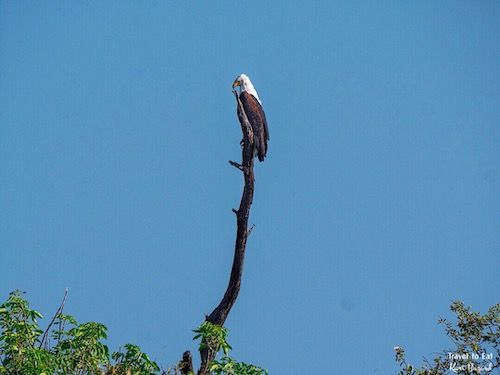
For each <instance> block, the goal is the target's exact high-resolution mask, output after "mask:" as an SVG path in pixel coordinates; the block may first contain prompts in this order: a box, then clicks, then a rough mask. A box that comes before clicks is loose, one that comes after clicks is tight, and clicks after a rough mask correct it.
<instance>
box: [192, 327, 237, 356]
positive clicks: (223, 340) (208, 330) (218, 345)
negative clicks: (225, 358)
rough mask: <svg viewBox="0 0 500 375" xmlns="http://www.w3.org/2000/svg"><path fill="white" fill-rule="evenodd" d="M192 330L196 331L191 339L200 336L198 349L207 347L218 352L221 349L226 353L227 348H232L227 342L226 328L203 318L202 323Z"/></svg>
mask: <svg viewBox="0 0 500 375" xmlns="http://www.w3.org/2000/svg"><path fill="white" fill-rule="evenodd" d="M193 332H195V333H197V334H196V335H195V336H194V337H193V340H197V339H199V338H201V342H200V347H199V350H203V349H205V348H206V347H208V348H209V349H210V350H213V351H215V352H218V351H219V350H221V349H222V351H223V352H224V354H225V355H228V353H229V350H231V349H233V348H232V347H231V346H230V345H229V344H228V342H227V333H228V332H229V330H228V329H227V328H224V327H221V326H218V325H217V324H212V323H210V322H209V321H207V320H205V321H204V322H203V324H202V325H201V326H199V327H198V329H195V330H194V331H193Z"/></svg>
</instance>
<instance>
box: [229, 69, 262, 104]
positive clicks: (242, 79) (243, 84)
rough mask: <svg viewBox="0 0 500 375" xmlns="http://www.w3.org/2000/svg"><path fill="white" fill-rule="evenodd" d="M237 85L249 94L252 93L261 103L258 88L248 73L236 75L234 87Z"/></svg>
mask: <svg viewBox="0 0 500 375" xmlns="http://www.w3.org/2000/svg"><path fill="white" fill-rule="evenodd" d="M237 86H239V87H240V90H241V91H240V92H243V91H246V92H248V93H249V94H252V95H253V96H254V97H255V98H256V99H257V100H258V101H259V103H261V102H260V99H259V95H258V94H257V90H255V87H253V84H252V81H250V78H248V76H247V75H246V74H240V75H239V76H238V77H236V79H235V80H234V83H233V89H234V88H235V87H237ZM261 104H262V103H261Z"/></svg>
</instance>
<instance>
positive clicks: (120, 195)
mask: <svg viewBox="0 0 500 375" xmlns="http://www.w3.org/2000/svg"><path fill="white" fill-rule="evenodd" d="M224 4H225V5H224ZM499 20H500V4H499V3H498V2H494V1H482V2H474V1H439V2H431V1H424V2H409V1H408V2H406V1H397V2H396V1H394V2H357V1H345V2H320V1H313V2H303V1H287V2H272V3H271V2H263V1H262V2H252V3H249V2H245V3H243V2H225V3H223V2H221V3H220V4H217V3H213V2H210V3H207V2H191V1H177V2H174V1H150V2H137V1H110V2H101V1H87V2H75V1H68V2H61V1H59V2H52V1H45V2H39V1H22V2H21V1H20V2H14V1H0V297H1V300H5V299H6V298H7V296H8V293H9V292H10V291H12V290H15V289H22V290H25V291H27V292H28V295H27V297H28V298H29V300H30V301H31V303H32V307H34V308H36V309H37V310H39V311H41V312H42V313H43V314H44V315H45V316H46V319H44V324H48V320H49V319H48V318H49V317H50V315H51V314H53V313H54V312H55V310H56V309H57V307H58V306H59V303H60V301H61V298H62V296H63V293H64V289H65V288H66V287H68V288H69V296H68V301H67V304H66V308H65V312H66V313H68V314H72V315H74V316H75V317H76V318H77V320H78V321H79V322H85V321H98V322H102V323H104V324H106V325H107V326H108V328H109V332H108V333H109V337H110V339H109V341H108V344H109V346H110V349H111V350H116V349H117V348H118V346H119V345H124V344H125V343H127V342H132V343H135V344H138V345H140V346H141V348H142V349H143V350H144V351H146V352H147V353H149V354H150V355H151V356H152V357H153V358H156V359H157V361H158V362H159V363H161V364H163V365H164V366H165V367H166V366H167V365H169V364H174V363H176V362H177V361H178V360H179V359H180V358H181V355H182V352H183V351H184V350H186V349H190V350H191V351H192V352H196V344H195V343H194V342H192V341H191V338H192V336H193V333H192V332H191V330H192V329H194V328H196V327H197V326H198V325H199V324H201V323H202V322H203V319H204V314H205V313H210V312H211V311H212V309H213V308H214V307H215V306H216V305H217V304H218V302H219V301H220V298H221V297H222V294H223V293H224V291H225V288H226V285H227V281H228V278H229V271H230V266H231V262H232V253H233V249H234V237H235V217H234V214H233V213H232V212H231V209H232V208H233V207H237V206H238V204H239V199H240V197H241V190H242V187H243V179H242V176H241V173H239V172H238V171H237V170H236V169H235V168H233V167H231V166H230V165H229V164H228V160H235V161H239V160H240V158H241V153H240V146H239V141H240V138H241V131H240V126H239V123H238V120H237V117H236V114H235V113H236V112H235V111H236V109H235V101H234V97H233V95H232V93H231V84H232V82H233V80H234V78H235V77H236V76H237V75H238V74H240V73H243V72H245V73H247V74H248V75H249V76H250V78H251V79H252V80H253V82H254V84H255V86H256V88H257V90H258V92H259V95H260V98H261V100H262V102H263V105H264V109H265V110H266V113H267V118H268V122H269V129H270V134H271V141H270V144H269V152H268V158H267V159H266V161H265V162H264V163H258V164H257V165H256V192H255V197H254V205H253V207H252V213H251V219H250V221H251V223H253V224H255V229H254V231H253V232H252V234H251V237H250V239H249V242H248V247H247V256H246V263H245V270H244V278H243V284H242V289H241V293H240V296H239V298H238V300H237V302H236V305H235V306H234V308H233V310H232V311H231V314H230V316H229V319H228V321H227V327H228V328H229V329H230V330H231V331H230V336H229V339H230V340H229V342H230V344H231V345H232V346H233V347H234V351H233V355H234V357H236V359H238V360H242V361H245V362H249V363H255V364H258V365H261V366H263V367H265V368H267V369H268V370H270V372H271V374H300V373H302V374H304V373H310V374H313V373H324V370H325V369H328V372H329V373H332V374H340V373H344V374H371V373H373V372H374V371H375V370H376V373H379V374H391V373H395V372H396V371H397V365H396V363H395V362H394V351H393V347H394V346H396V345H400V346H402V347H404V348H405V349H406V350H407V354H408V359H409V360H410V361H411V362H414V363H416V364H418V363H419V362H420V355H429V354H430V353H431V352H434V351H437V350H441V349H444V348H445V347H448V346H451V343H450V342H448V341H447V340H446V338H445V336H444V329H443V327H442V326H438V325H437V324H436V322H437V319H438V317H439V316H443V317H450V316H451V315H450V313H449V310H448V307H449V305H450V300H452V299H460V300H463V301H464V302H465V303H466V304H467V305H471V306H472V307H473V308H474V309H476V310H480V311H481V312H486V309H487V307H489V306H491V305H493V304H494V303H496V302H499V294H498V291H499V290H500V278H499V275H498V269H499V265H500V261H499V255H498V254H499V250H500V127H499V126H500V69H499V67H500V65H499V62H500V43H499V40H500V22H499ZM194 357H195V360H196V363H195V365H196V367H197V366H198V364H199V357H198V356H197V353H195V355H194Z"/></svg>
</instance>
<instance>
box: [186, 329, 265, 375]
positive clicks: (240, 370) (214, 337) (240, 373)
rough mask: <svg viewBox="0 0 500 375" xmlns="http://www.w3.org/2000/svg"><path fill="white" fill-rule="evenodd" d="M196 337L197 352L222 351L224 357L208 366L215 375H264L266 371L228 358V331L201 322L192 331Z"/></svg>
mask: <svg viewBox="0 0 500 375" xmlns="http://www.w3.org/2000/svg"><path fill="white" fill-rule="evenodd" d="M194 332H195V333H196V335H195V336H194V337H193V340H197V339H201V341H200V347H199V350H200V351H201V350H203V349H204V348H206V347H208V348H209V349H211V350H214V351H215V352H219V351H220V350H222V352H223V353H224V356H223V357H222V358H221V359H220V360H217V359H214V360H213V361H212V363H211V364H210V372H211V373H212V374H216V375H229V374H231V375H233V374H234V375H266V374H267V370H264V369H262V368H260V367H257V366H254V365H248V364H246V363H244V362H236V361H235V360H234V359H232V358H231V357H229V350H231V349H232V348H231V346H230V345H229V343H228V342H227V333H228V332H229V330H228V329H227V328H225V327H221V326H218V325H216V324H212V323H210V322H209V321H205V322H203V324H202V325H201V326H199V327H198V329H196V330H194Z"/></svg>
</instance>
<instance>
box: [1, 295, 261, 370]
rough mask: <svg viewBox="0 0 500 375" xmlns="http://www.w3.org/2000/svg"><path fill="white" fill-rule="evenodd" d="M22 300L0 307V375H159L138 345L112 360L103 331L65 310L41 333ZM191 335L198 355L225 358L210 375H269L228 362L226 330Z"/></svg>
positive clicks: (206, 327)
mask: <svg viewBox="0 0 500 375" xmlns="http://www.w3.org/2000/svg"><path fill="white" fill-rule="evenodd" d="M23 294H24V293H23V292H20V291H15V292H12V293H10V295H9V298H8V299H7V301H6V302H4V303H3V304H2V305H0V375H155V374H159V372H160V368H159V366H158V365H157V364H156V362H154V361H152V360H151V359H150V358H149V357H148V356H147V354H145V353H143V352H142V351H141V349H140V348H139V347H138V346H137V345H133V344H126V345H125V347H124V349H125V351H124V352H122V351H121V350H119V351H117V352H114V353H112V354H111V355H110V354H109V350H108V347H107V346H106V345H105V344H104V343H103V340H105V339H107V333H106V331H107V328H106V326H104V325H103V324H100V323H95V322H88V323H83V324H78V323H77V321H76V320H75V318H73V317H72V316H71V315H65V314H63V313H62V306H63V305H61V308H60V309H59V310H58V311H57V313H56V314H55V316H54V318H53V319H52V322H51V323H50V324H49V327H48V328H47V330H46V331H45V332H44V331H43V330H42V329H41V328H40V326H39V325H38V322H37V319H42V318H43V316H42V314H40V313H39V312H38V311H36V310H32V309H31V308H30V305H29V302H28V301H27V300H25V299H24V298H23ZM52 327H53V328H52ZM51 328H52V329H51ZM49 330H50V332H49ZM194 332H196V336H195V337H194V339H201V340H200V341H201V343H200V349H202V348H203V347H206V346H207V345H208V346H209V347H210V348H211V349H213V350H215V351H216V352H219V351H220V350H222V352H223V353H224V356H223V357H222V358H221V359H220V361H217V360H214V361H213V362H212V363H211V367H210V370H211V372H212V374H217V375H222V374H234V375H265V374H267V371H266V370H263V369H261V368H259V367H256V366H254V365H247V364H245V363H243V362H236V361H234V360H233V359H232V358H230V357H229V356H228V353H229V350H231V349H232V348H231V346H230V345H229V344H228V342H227V332H228V329H227V328H224V327H220V326H217V325H215V324H211V323H209V322H204V323H203V324H202V325H201V326H200V327H199V328H198V329H196V330H195V331H194ZM111 360H113V363H112V361H111ZM178 373H179V372H178V367H175V366H174V367H171V368H169V369H167V370H166V371H164V372H163V373H162V375H174V374H175V375H177V374H178Z"/></svg>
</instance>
